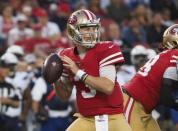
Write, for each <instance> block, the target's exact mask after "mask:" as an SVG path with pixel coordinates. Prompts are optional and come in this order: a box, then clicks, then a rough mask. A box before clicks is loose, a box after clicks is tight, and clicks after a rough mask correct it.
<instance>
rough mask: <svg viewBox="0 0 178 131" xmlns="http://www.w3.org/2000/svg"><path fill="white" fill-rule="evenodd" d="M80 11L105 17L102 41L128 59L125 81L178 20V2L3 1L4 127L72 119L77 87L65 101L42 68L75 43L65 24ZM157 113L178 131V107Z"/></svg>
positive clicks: (0, 115) (54, 124) (0, 124)
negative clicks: (54, 54)
mask: <svg viewBox="0 0 178 131" xmlns="http://www.w3.org/2000/svg"><path fill="white" fill-rule="evenodd" d="M78 9H89V10H91V11H92V12H93V13H94V14H96V15H97V17H99V18H100V21H101V30H100V32H101V40H107V41H108V40H110V41H113V42H115V43H116V44H119V45H120V47H121V49H122V52H123V55H124V57H125V60H126V62H125V64H124V65H123V66H121V68H119V69H118V81H119V82H120V84H121V85H122V84H124V83H126V82H128V81H129V80H130V79H131V78H132V77H133V75H134V74H135V73H136V71H137V70H138V68H139V67H141V66H142V65H143V63H145V62H146V61H147V60H148V59H150V58H152V57H154V56H155V55H156V54H157V53H158V52H159V51H158V49H159V48H160V43H161V42H162V36H163V32H164V30H165V29H166V28H167V27H168V26H170V25H172V24H173V23H177V22H178V13H177V12H178V0H1V1H0V56H1V61H2V63H3V64H1V65H0V72H4V73H1V76H0V77H1V78H0V84H1V83H3V84H2V86H3V87H7V88H2V89H1V87H0V96H1V97H0V130H2V129H3V130H4V131H6V130H5V129H7V131H10V130H12V129H13V130H15V129H16V130H17V131H22V130H23V131H25V130H26V131H27V130H28V131H35V130H36V131H38V130H42V131H45V130H51V131H64V130H65V129H66V127H67V126H68V125H69V124H70V123H71V122H72V121H73V119H74V118H73V117H72V114H73V112H75V111H77V108H76V104H75V102H74V100H75V91H74V93H73V94H74V95H73V96H71V99H70V101H66V102H63V101H60V100H59V99H58V98H57V97H56V96H55V92H54V90H53V88H52V87H51V85H49V84H47V83H46V82H45V81H44V79H43V77H42V75H41V68H42V65H43V61H44V59H45V58H46V56H48V55H49V54H50V53H51V52H55V51H58V50H62V49H64V48H67V47H71V46H72V44H71V41H70V40H69V39H68V38H67V34H66V23H67V20H68V17H69V15H70V14H71V13H72V12H73V11H75V10H78ZM7 67H8V68H7ZM2 78H4V80H2ZM8 83H10V84H11V85H12V86H13V87H10V86H8ZM11 92H12V93H11ZM5 98H9V99H5ZM153 116H154V117H155V119H157V120H158V121H159V123H160V126H161V128H162V130H163V131H174V130H176V131H178V113H177V112H175V111H174V110H170V109H167V108H164V107H160V106H159V107H158V108H157V110H155V111H154V112H153ZM7 127H8V128H7ZM176 128H177V129H176Z"/></svg>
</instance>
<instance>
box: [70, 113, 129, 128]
mask: <svg viewBox="0 0 178 131" xmlns="http://www.w3.org/2000/svg"><path fill="white" fill-rule="evenodd" d="M75 116H77V117H78V118H77V119H76V120H75V121H74V122H73V123H72V124H71V125H70V126H69V127H68V129H67V131H96V129H95V118H94V117H90V118H88V117H83V116H81V115H80V114H77V115H75ZM108 127H109V130H108V131H131V128H130V126H129V124H128V123H127V121H126V120H125V117H124V115H123V114H117V115H109V116H108Z"/></svg>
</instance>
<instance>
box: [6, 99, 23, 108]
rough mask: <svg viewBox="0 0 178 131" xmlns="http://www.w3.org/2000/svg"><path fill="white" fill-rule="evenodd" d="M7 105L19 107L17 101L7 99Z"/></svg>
mask: <svg viewBox="0 0 178 131" xmlns="http://www.w3.org/2000/svg"><path fill="white" fill-rule="evenodd" d="M7 105H9V106H12V107H19V105H20V102H19V101H18V100H12V99H9V100H8V102H7Z"/></svg>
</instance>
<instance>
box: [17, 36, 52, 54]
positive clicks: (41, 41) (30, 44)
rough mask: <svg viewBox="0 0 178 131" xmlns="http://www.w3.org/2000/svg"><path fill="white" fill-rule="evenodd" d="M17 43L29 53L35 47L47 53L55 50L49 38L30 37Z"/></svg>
mask: <svg viewBox="0 0 178 131" xmlns="http://www.w3.org/2000/svg"><path fill="white" fill-rule="evenodd" d="M15 44H16V45H20V46H22V47H23V49H24V51H25V52H27V53H33V52H34V50H35V49H39V50H41V51H44V52H45V53H49V52H50V53H51V52H53V50H52V49H51V42H50V40H49V39H47V38H28V39H24V40H20V41H17V42H15Z"/></svg>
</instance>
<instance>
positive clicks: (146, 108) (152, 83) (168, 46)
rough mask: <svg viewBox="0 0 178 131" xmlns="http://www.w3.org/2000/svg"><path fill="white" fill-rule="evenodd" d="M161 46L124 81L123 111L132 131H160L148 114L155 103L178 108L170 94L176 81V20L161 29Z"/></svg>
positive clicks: (177, 78) (177, 53)
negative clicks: (162, 31)
mask: <svg viewBox="0 0 178 131" xmlns="http://www.w3.org/2000/svg"><path fill="white" fill-rule="evenodd" d="M162 46H163V47H164V49H165V51H163V52H161V53H160V54H158V55H157V56H155V57H154V58H153V59H151V60H149V61H148V62H147V63H146V64H145V65H144V66H143V67H142V68H140V70H139V71H138V72H137V74H136V75H135V76H134V77H133V79H132V80H131V81H130V82H129V83H127V84H125V85H124V89H123V91H124V92H125V93H124V112H125V116H126V119H127V120H128V122H129V123H130V125H131V128H132V130H133V131H160V128H159V126H158V124H157V122H156V121H155V120H154V119H153V118H152V116H151V114H150V113H151V111H152V110H153V109H154V108H155V107H156V105H158V103H161V104H163V105H166V106H168V107H172V108H175V109H178V103H176V100H174V98H173V97H172V94H171V92H173V91H174V90H175V89H176V88H173V87H175V86H176V85H177V84H178V74H177V69H176V65H177V58H178V24H175V25H172V26H171V27H169V28H168V29H167V30H166V31H165V32H164V35H163V44H162Z"/></svg>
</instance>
